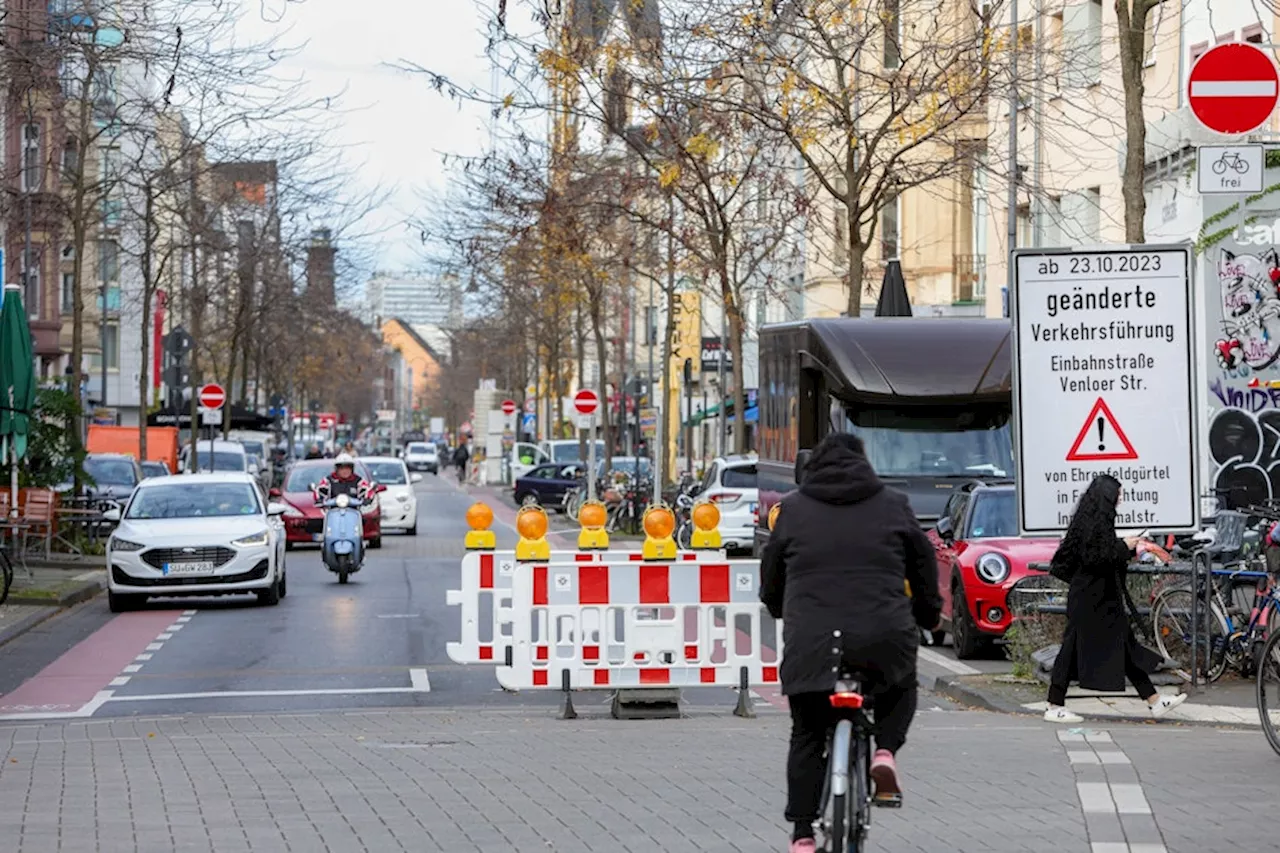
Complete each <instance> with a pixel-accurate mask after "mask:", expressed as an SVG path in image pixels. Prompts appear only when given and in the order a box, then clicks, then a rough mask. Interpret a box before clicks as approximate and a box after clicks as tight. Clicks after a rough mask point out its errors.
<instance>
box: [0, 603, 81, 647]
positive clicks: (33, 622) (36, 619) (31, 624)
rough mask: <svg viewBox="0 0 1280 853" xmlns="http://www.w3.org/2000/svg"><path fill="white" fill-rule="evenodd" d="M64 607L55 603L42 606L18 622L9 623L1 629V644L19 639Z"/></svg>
mask: <svg viewBox="0 0 1280 853" xmlns="http://www.w3.org/2000/svg"><path fill="white" fill-rule="evenodd" d="M5 603H6V604H10V603H11V602H10V601H6V602H5ZM64 609H65V608H62V607H55V606H53V605H46V606H42V607H41V608H40V609H39V610H37V611H35V612H34V613H28V614H27V615H26V616H24V617H22V618H21V619H19V620H18V621H17V622H14V623H13V624H12V625H9V626H8V627H6V628H3V629H0V646H3V645H5V644H6V643H8V642H10V641H11V640H16V639H18V638H19V637H21V636H22V635H23V634H25V633H27V632H28V631H30V630H31V629H32V628H35V627H36V626H37V625H40V624H41V623H42V622H45V621H46V620H48V619H52V618H53V617H54V616H56V615H58V614H59V613H61V612H62V611H63V610H64Z"/></svg>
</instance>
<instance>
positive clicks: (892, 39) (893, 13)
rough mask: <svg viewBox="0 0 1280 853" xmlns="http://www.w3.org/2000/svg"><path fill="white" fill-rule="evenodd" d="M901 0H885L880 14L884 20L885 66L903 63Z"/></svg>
mask: <svg viewBox="0 0 1280 853" xmlns="http://www.w3.org/2000/svg"><path fill="white" fill-rule="evenodd" d="M899 2H900V0H884V9H883V10H882V11H881V13H880V16H881V19H882V20H883V21H884V67H885V68H898V67H899V66H901V65H902V9H901V8H900V6H899Z"/></svg>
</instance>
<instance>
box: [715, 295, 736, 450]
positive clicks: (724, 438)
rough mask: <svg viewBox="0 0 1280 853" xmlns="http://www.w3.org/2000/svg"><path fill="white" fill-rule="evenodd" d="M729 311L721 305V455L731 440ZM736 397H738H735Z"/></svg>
mask: <svg viewBox="0 0 1280 853" xmlns="http://www.w3.org/2000/svg"><path fill="white" fill-rule="evenodd" d="M728 314H729V311H728V306H727V305H721V306H720V360H719V361H718V362H717V363H716V368H717V369H718V370H719V373H720V376H719V379H718V380H717V381H718V382H719V383H720V455H721V456H724V455H725V445H726V444H727V443H728V440H729V412H728V410H727V409H726V408H725V407H726V406H728V405H729V400H728V395H727V394H726V393H725V391H726V389H725V386H724V360H725V358H726V356H727V355H728V352H729V342H728V340H727V338H728V337H729V330H728V324H729V316H728ZM735 399H736V398H735ZM734 414H735V415H737V416H738V417H742V413H741V412H734Z"/></svg>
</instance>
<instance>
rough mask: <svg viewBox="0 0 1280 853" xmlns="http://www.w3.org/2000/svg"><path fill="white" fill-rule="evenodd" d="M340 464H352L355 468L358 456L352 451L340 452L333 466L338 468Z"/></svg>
mask: <svg viewBox="0 0 1280 853" xmlns="http://www.w3.org/2000/svg"><path fill="white" fill-rule="evenodd" d="M339 465H350V466H351V467H352V468H354V467H355V466H356V458H355V457H354V456H352V455H351V454H350V453H339V454H338V455H337V456H336V457H334V460H333V467H335V468H337V467H338V466H339Z"/></svg>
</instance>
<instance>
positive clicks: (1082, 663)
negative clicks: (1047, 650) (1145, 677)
mask: <svg viewBox="0 0 1280 853" xmlns="http://www.w3.org/2000/svg"><path fill="white" fill-rule="evenodd" d="M1129 556H1130V552H1129V547H1128V546H1127V545H1125V544H1124V542H1123V541H1121V540H1120V539H1116V540H1115V549H1114V551H1113V552H1112V555H1111V557H1110V559H1107V560H1104V561H1101V562H1088V561H1085V560H1084V559H1083V558H1082V557H1081V555H1079V554H1077V553H1076V552H1075V549H1074V548H1072V547H1071V546H1070V545H1066V544H1065V540H1064V547H1060V548H1058V551H1057V553H1055V554H1054V555H1053V562H1054V563H1055V564H1058V565H1064V566H1067V567H1073V568H1074V570H1075V572H1074V574H1073V575H1072V577H1071V588H1070V590H1069V591H1068V592H1067V628H1066V630H1065V631H1064V632H1063V635H1062V649H1061V650H1060V651H1059V652H1058V659H1057V661H1055V662H1054V674H1055V676H1061V678H1060V679H1055V680H1061V681H1064V682H1066V681H1070V680H1071V679H1072V677H1073V676H1074V677H1075V679H1076V680H1078V681H1079V682H1080V686H1081V687H1084V688H1087V689H1089V690H1105V691H1108V692H1118V691H1122V690H1124V682H1125V674H1124V669H1125V666H1124V665H1125V656H1126V655H1128V656H1129V657H1130V658H1131V659H1132V660H1133V661H1134V662H1135V663H1136V664H1137V665H1138V666H1139V667H1141V668H1142V669H1143V670H1144V671H1145V672H1148V673H1151V672H1155V671H1156V669H1158V668H1159V666H1160V664H1161V663H1162V661H1161V658H1160V656H1159V655H1158V654H1156V653H1155V652H1153V651H1151V650H1150V649H1148V648H1146V647H1144V646H1142V645H1141V644H1139V643H1138V640H1137V638H1136V637H1135V636H1134V635H1133V628H1132V627H1131V626H1130V625H1129V619H1128V617H1127V616H1126V615H1125V608H1124V597H1123V596H1124V586H1123V585H1124V582H1125V578H1126V577H1127V576H1128V573H1129V570H1128V566H1129Z"/></svg>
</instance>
